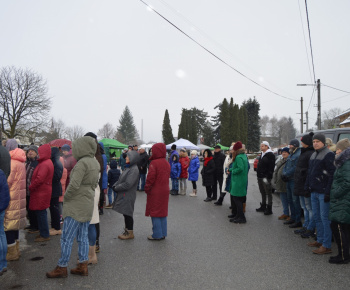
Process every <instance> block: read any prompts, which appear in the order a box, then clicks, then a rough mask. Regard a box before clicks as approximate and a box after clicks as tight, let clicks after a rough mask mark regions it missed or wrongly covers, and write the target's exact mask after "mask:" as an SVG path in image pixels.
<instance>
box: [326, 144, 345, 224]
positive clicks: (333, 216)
mask: <svg viewBox="0 0 350 290" xmlns="http://www.w3.org/2000/svg"><path fill="white" fill-rule="evenodd" d="M334 164H335V166H336V171H335V173H334V176H333V183H332V188H331V195H330V198H331V200H330V208H329V219H330V220H331V221H333V222H336V223H339V224H350V147H349V148H347V149H345V150H344V151H343V152H341V153H340V154H339V156H336V158H335V161H334Z"/></svg>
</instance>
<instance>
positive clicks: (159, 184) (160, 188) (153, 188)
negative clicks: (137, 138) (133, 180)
mask: <svg viewBox="0 0 350 290" xmlns="http://www.w3.org/2000/svg"><path fill="white" fill-rule="evenodd" d="M152 149H153V151H152V152H153V154H152V158H151V159H152V163H151V165H150V167H149V171H148V175H147V180H146V185H145V192H146V194H147V203H146V212H145V215H146V216H150V217H151V218H152V225H153V234H152V235H150V236H148V239H149V240H161V239H165V237H166V236H167V216H168V203H169V186H168V182H169V177H170V165H169V163H168V162H167V160H166V147H165V144H164V143H157V144H154V145H153V146H152Z"/></svg>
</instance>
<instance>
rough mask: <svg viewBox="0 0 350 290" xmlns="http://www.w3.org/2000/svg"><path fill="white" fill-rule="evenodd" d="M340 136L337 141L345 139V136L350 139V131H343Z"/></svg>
mask: <svg viewBox="0 0 350 290" xmlns="http://www.w3.org/2000/svg"><path fill="white" fill-rule="evenodd" d="M338 137H339V138H338V140H337V141H339V140H341V139H345V138H348V139H349V140H350V132H349V133H342V134H339V136H338Z"/></svg>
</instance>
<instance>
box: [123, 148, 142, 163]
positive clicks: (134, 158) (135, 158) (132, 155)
mask: <svg viewBox="0 0 350 290" xmlns="http://www.w3.org/2000/svg"><path fill="white" fill-rule="evenodd" d="M126 155H127V156H128V157H129V161H130V163H129V164H130V166H133V165H134V164H137V163H138V162H139V159H140V154H139V153H138V152H137V151H129V152H128V153H126Z"/></svg>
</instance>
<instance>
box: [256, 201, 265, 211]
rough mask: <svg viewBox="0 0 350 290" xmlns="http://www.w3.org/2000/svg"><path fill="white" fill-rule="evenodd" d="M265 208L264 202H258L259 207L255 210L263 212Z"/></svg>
mask: <svg viewBox="0 0 350 290" xmlns="http://www.w3.org/2000/svg"><path fill="white" fill-rule="evenodd" d="M265 210H266V204H262V203H261V202H260V207H259V208H257V209H256V211H257V212H265Z"/></svg>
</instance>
